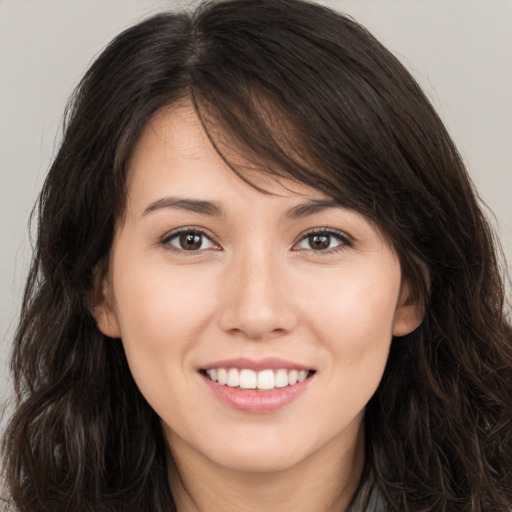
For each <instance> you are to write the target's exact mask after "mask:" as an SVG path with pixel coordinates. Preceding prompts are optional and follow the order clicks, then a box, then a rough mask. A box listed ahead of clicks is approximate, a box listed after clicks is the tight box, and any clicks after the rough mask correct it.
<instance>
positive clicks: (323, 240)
mask: <svg viewBox="0 0 512 512" xmlns="http://www.w3.org/2000/svg"><path fill="white" fill-rule="evenodd" d="M309 243H310V245H311V248H312V249H317V250H322V249H328V248H329V245H330V243H331V237H330V236H329V235H312V236H311V237H310V239H309Z"/></svg>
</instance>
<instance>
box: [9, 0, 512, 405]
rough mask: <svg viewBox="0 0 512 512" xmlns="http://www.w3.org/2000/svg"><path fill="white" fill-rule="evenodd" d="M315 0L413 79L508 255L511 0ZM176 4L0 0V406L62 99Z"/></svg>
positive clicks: (511, 247)
mask: <svg viewBox="0 0 512 512" xmlns="http://www.w3.org/2000/svg"><path fill="white" fill-rule="evenodd" d="M247 1H250V0H247ZM322 3H325V4H326V5H329V6H331V7H335V8H337V9H339V10H341V11H343V12H345V13H347V14H350V15H352V16H354V17H355V18H356V19H357V20H358V21H360V22H361V23H363V25H365V26H366V27H367V28H369V29H370V31H371V32H373V33H374V35H376V36H377V37H378V38H379V39H380V40H381V41H382V42H383V43H384V44H385V45H386V46H387V47H388V48H389V49H390V50H391V51H393V52H394V53H395V54H396V55H397V56H398V57H399V58H400V59H401V60H402V62H403V63H404V64H405V65H406V66H407V67H408V68H409V70H410V71H412V72H413V74H414V75H415V76H416V78H417V80H418V81H419V82H420V83H421V84H422V86H423V88H424V89H425V90H426V92H427V94H428V95H429V97H430V99H431V100H432V102H433V103H434V105H435V107H436V108H437V110H438V112H439V113H440V114H441V117H442V118H443V119H444V121H445V123H446V125H447V127H448V129H449V131H450V132H451V134H452V136H453V137H454V139H455V142H456V143H457V145H458V147H459V149H460V151H461V153H462V155H463V157H464V159H465V161H466V163H467V166H468V169H469V171H470V174H471V175H472V177H473V179H474V181H475V183H476V185H477V187H478V189H479V190H480V192H481V195H482V197H483V199H484V200H485V201H486V202H487V204H488V205H489V206H490V207H491V209H492V210H493V211H494V212H495V214H496V225H497V228H498V232H499V233H500V235H501V238H502V242H503V245H504V249H505V253H506V256H507V259H508V261H509V262H512V156H511V155H512V152H511V143H512V65H511V64H512V0H428V1H427V0H425V1H423V0H359V1H357V0H330V1H329V0H324V1H323V2H322ZM175 5H189V2H185V1H178V0H175V1H168V2H163V1H151V0H0V406H1V404H2V400H5V399H6V398H7V397H8V396H9V393H10V385H9V378H8V365H7V358H8V352H9V350H10V344H11V339H12V333H13V330H14V325H15V322H16V316H17V313H18V309H19V304H20V300H21V291H22V288H23V283H24V278H25V275H26V272H27V267H28V262H29V260H30V255H31V247H30V244H29V238H28V230H27V221H28V216H29V213H30V210H31V207H32V205H33V203H34V201H35V199H36V196H37V193H38V191H39V189H40V187H41V185H42V182H43V180H44V177H45V173H46V171H47V169H48V166H49V163H50V160H51V158H52V155H53V154H54V152H55V151H56V148H57V147H58V143H59V138H60V123H61V117H62V113H63V109H64V105H65V102H66V100H67V98H68V96H69V94H70V93H71V91H72V89H73V87H74V86H75V85H76V83H77V82H78V80H79V78H80V77H81V75H82V74H83V73H84V71H85V70H86V68H87V66H88V64H89V63H90V62H91V59H92V58H93V57H94V56H95V55H97V54H98V52H99V51H100V50H101V49H102V48H103V47H104V46H105V45H106V43H107V42H108V41H109V40H110V39H111V38H112V37H113V36H114V35H116V34H117V33H118V32H119V31H120V30H121V29H123V28H125V27H127V26H128V25H130V24H131V23H132V22H135V21H137V20H140V19H142V18H143V17H145V16H146V15H148V14H152V13H155V12H158V11H160V10H163V9H165V8H169V7H172V6H175ZM509 268H510V264H509Z"/></svg>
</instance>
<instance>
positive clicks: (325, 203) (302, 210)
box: [286, 199, 345, 219]
mask: <svg viewBox="0 0 512 512" xmlns="http://www.w3.org/2000/svg"><path fill="white" fill-rule="evenodd" d="M329 208H345V206H344V205H343V204H341V203H340V202H339V201H334V200H333V199H324V200H320V201H318V200H316V201H308V202H307V203H303V204H299V205H297V206H295V207H293V208H292V209H291V210H290V211H289V212H288V213H287V214H286V216H287V217H288V218H291V219H300V218H303V217H308V216H309V215H314V214H315V213H320V212H322V211H324V210H328V209H329Z"/></svg>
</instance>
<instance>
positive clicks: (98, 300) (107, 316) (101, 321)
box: [92, 277, 121, 338]
mask: <svg viewBox="0 0 512 512" xmlns="http://www.w3.org/2000/svg"><path fill="white" fill-rule="evenodd" d="M99 288H100V289H99V290H98V291H97V292H96V297H95V300H94V305H93V307H92V314H93V316H94V318H95V319H96V325H97V326H98V329H99V330H100V331H101V332H102V333H103V334H104V335H105V336H108V337H109V338H120V337H121V329H120V327H119V321H118V319H117V314H116V311H115V308H114V305H113V297H112V293H111V286H110V284H109V282H108V279H107V277H104V278H103V279H102V282H101V284H100V287H99Z"/></svg>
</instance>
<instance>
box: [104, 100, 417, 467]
mask: <svg viewBox="0 0 512 512" xmlns="http://www.w3.org/2000/svg"><path fill="white" fill-rule="evenodd" d="M247 174H248V176H249V178H250V179H251V180H252V181H253V182H255V184H257V185H258V186H260V187H262V188H264V189H266V190H267V191H269V192H271V194H263V193H261V192H259V191H258V190H256V189H255V188H253V187H251V186H250V185H248V184H247V183H245V182H244V181H243V180H242V179H240V178H239V177H238V176H236V175H235V174H234V173H233V172H232V171H231V170H230V169H229V168H228V167H227V166H226V164H225V163H224V161H223V160H222V159H221V158H220V157H219V156H218V154H217V153H216V152H215V151H214V149H213V148H212V147H211V145H210V143H209V141H208V138H207V136H206V135H205V133H204V132H203V130H202V128H201V125H200V123H199V121H198V119H197V117H196V116H195V114H194V112H193V110H192V109H190V108H187V107H186V106H183V107H180V108H174V109H173V110H167V111H162V112H160V113H159V114H158V115H156V116H155V118H154V119H153V120H152V122H151V123H149V125H148V126H147V127H146V129H145V130H144V132H143V134H142V136H141V138H140V140H139V142H138V144H137V146H136V148H135V152H134V154H133V157H132V159H131V162H130V168H129V183H128V198H127V206H126V212H125V215H124V217H123V219H122V220H121V221H120V223H119V225H118V227H117V231H116V235H115V239H114V243H113V247H112V252H111V257H110V271H109V275H108V279H106V280H105V283H104V302H103V303H102V304H100V305H98V307H97V308H96V317H97V320H98V325H99V327H100V329H101V330H102V331H103V332H104V333H105V334H107V335H108V336H111V337H121V338H122V342H123V346H124V349H125V351H126V356H127V359H128V363H129V365H130V369H131V371H132V374H133V377H134V379H135V381H136V383H137V385H138V387H139V388H140V390H141V392H142V394H143V395H144V397H145V398H146V399H147V401H148V402H149V404H150V405H151V407H153V409H154V410H155V411H156V413H157V414H158V415H159V416H160V418H161V420H162V424H163V428H164V433H165V436H166V439H167V441H168V443H169V446H170V448H171V451H173V452H176V454H178V452H179V453H181V454H188V456H190V457H192V458H194V457H195V458H196V459H197V460H208V461H209V463H211V464H214V465H217V466H222V467H224V468H228V469H233V470H237V471H252V472H253V471H256V472H267V471H277V470H282V469H286V468H292V467H294V466H296V465H297V464H300V463H301V462H303V461H305V460H306V459H307V458H308V457H310V456H311V455H313V454H317V453H325V454H331V453H332V454H337V453H340V452H341V451H343V450H345V451H348V450H349V449H350V447H351V446H354V443H355V442H356V441H357V439H358V437H359V432H361V428H360V427H361V423H362V418H363V411H364V408H365V405H366V403H367V402H368V400H369V399H370V397H371V396H372V395H373V393H374V392H375V390H376V388H377V386H378V384H379V381H380V379H381V376H382V373H383V370H384V367H385V365H386V360H387V357H388V351H389V347H390V342H391V338H392V335H393V334H396V335H403V334H406V333H408V332H410V331H411V330H412V329H414V328H415V327H416V326H417V323H418V322H419V318H418V314H417V311H416V308H415V307H414V305H413V304H409V301H408V296H407V294H408V292H407V287H406V286H403V285H402V283H401V273H400V265H399V262H398V260H397V258H396V256H395V254H394V253H393V251H392V250H391V249H390V247H389V246H388V245H387V244H386V241H385V240H384V239H383V237H382V236H381V235H380V234H379V232H378V231H377V230H376V228H375V227H374V226H373V225H372V224H371V223H370V222H368V221H367V220H366V219H365V218H364V217H362V216H361V215H359V214H357V213H355V212H353V211H350V210H346V209H343V208H341V207H338V206H336V205H334V204H333V203H332V202H331V201H330V199H329V198H328V197H326V196H324V195H322V194H321V193H319V192H318V191H316V190H314V189H312V188H310V187H308V186H305V185H301V184H297V183H292V182H291V181H286V182H284V181H282V180H277V179H274V178H270V177H269V176H266V175H264V174H263V173H261V172H259V173H258V171H257V170H255V169H253V170H250V169H249V170H248V171H247Z"/></svg>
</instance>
